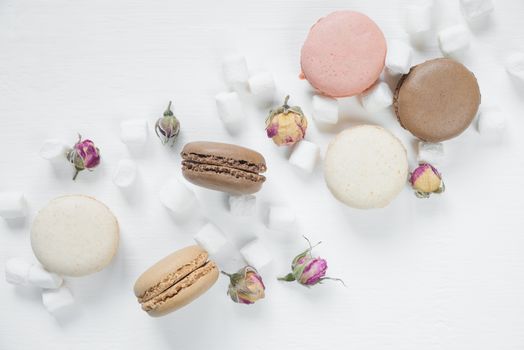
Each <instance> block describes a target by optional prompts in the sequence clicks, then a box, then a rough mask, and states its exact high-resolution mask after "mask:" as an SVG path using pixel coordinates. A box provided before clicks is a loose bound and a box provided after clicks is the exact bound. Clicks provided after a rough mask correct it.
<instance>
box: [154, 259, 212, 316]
mask: <svg viewBox="0 0 524 350" xmlns="http://www.w3.org/2000/svg"><path fill="white" fill-rule="evenodd" d="M213 265H214V263H213ZM218 276H219V270H218V267H217V266H216V265H214V267H213V269H212V270H211V271H210V272H209V273H207V274H206V275H204V276H202V277H200V278H199V279H197V280H195V281H194V283H193V284H191V286H189V287H187V288H184V289H182V290H181V291H180V292H178V293H177V294H176V295H175V296H173V297H171V298H169V299H167V300H166V301H165V302H164V303H162V305H159V306H158V307H157V308H155V309H154V310H150V311H148V312H147V313H148V315H149V316H152V317H160V316H164V315H166V314H168V313H170V312H173V311H176V310H178V309H180V308H182V307H184V306H186V305H187V304H189V303H191V302H192V301H193V300H195V299H197V298H198V297H199V296H201V295H202V294H204V293H205V292H206V291H207V290H209V289H210V288H211V287H212V286H213V285H214V284H215V282H216V281H217V280H218Z"/></svg>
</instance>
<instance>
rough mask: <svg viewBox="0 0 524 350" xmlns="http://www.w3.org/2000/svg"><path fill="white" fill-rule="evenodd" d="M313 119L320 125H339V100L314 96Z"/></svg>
mask: <svg viewBox="0 0 524 350" xmlns="http://www.w3.org/2000/svg"><path fill="white" fill-rule="evenodd" d="M313 119H314V120H315V121H317V122H320V123H325V124H336V123H338V100H337V99H335V98H331V97H326V96H321V95H314V96H313Z"/></svg>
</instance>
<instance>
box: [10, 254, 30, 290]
mask: <svg viewBox="0 0 524 350" xmlns="http://www.w3.org/2000/svg"><path fill="white" fill-rule="evenodd" d="M29 270H31V264H30V263H28V262H27V261H25V260H24V259H21V258H11V259H9V260H7V261H6V263H5V280H6V281H7V282H8V283H11V284H16V285H21V286H25V285H27V284H28V283H29Z"/></svg>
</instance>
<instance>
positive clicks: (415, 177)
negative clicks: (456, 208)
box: [409, 163, 445, 198]
mask: <svg viewBox="0 0 524 350" xmlns="http://www.w3.org/2000/svg"><path fill="white" fill-rule="evenodd" d="M409 182H410V183H411V187H413V189H414V190H415V195H416V196H417V197H419V198H429V196H430V195H431V194H432V193H442V192H444V190H445V186H444V181H442V175H440V173H439V172H438V170H437V169H435V167H433V166H432V165H431V164H428V163H422V164H420V165H419V166H418V167H417V168H416V169H415V170H413V172H412V173H411V175H410V177H409Z"/></svg>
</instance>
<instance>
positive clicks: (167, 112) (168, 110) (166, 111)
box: [164, 101, 174, 117]
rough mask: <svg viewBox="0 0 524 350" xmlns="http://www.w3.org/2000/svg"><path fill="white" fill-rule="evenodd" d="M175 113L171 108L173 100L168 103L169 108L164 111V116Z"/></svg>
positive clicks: (170, 115)
mask: <svg viewBox="0 0 524 350" xmlns="http://www.w3.org/2000/svg"><path fill="white" fill-rule="evenodd" d="M173 115H174V114H173V111H172V110H171V101H169V104H168V105H167V108H166V110H165V112H164V117H172V116H173Z"/></svg>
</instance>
